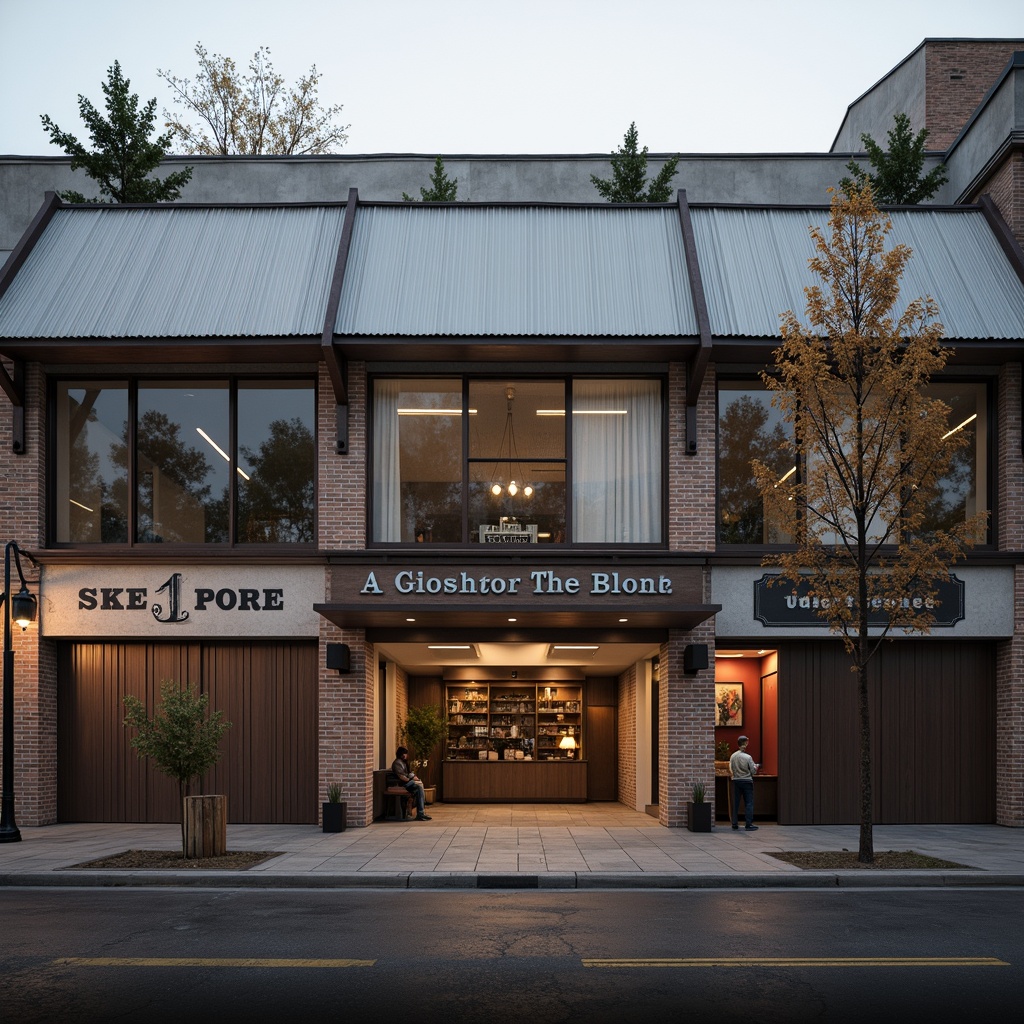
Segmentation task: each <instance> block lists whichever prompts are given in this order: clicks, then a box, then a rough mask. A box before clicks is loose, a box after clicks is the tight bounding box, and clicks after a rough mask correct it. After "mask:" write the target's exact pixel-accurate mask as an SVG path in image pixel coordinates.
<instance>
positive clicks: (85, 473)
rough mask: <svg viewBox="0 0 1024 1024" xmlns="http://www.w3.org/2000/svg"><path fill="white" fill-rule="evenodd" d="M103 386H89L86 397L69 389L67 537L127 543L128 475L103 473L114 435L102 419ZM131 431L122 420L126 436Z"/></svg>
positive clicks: (88, 541)
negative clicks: (104, 458) (106, 451)
mask: <svg viewBox="0 0 1024 1024" xmlns="http://www.w3.org/2000/svg"><path fill="white" fill-rule="evenodd" d="M102 394H103V389H102V388H88V389H86V390H84V391H83V392H82V393H81V401H76V399H75V397H74V395H73V394H72V393H71V392H70V391H69V392H68V393H67V396H66V399H67V403H68V405H67V408H68V428H67V429H68V435H69V436H68V463H67V466H68V468H67V481H66V483H67V488H68V491H67V493H68V497H69V498H70V499H71V500H70V502H69V509H68V512H69V515H68V527H67V535H66V537H64V538H61V537H58V540H61V539H64V540H67V541H70V542H71V543H96V542H97V541H99V542H102V543H106V544H117V543H121V544H123V543H125V542H126V541H127V540H128V513H127V509H128V500H127V499H128V485H127V481H126V479H125V477H124V474H123V473H122V474H119V475H118V476H116V477H114V479H112V480H108V479H106V478H105V477H104V475H103V469H102V464H101V446H102V447H103V448H107V449H110V448H112V447H116V443H117V442H116V441H115V442H114V444H113V445H111V439H112V438H113V437H114V435H113V434H112V433H111V432H110V431H109V430H108V428H107V427H106V426H105V425H104V424H103V423H102V422H101V421H100V419H99V416H98V415H97V412H96V405H97V402H98V401H99V399H100V396H101V395H102ZM126 431H127V426H126V424H125V422H124V421H122V423H121V433H122V437H123V436H124V435H125V433H126Z"/></svg>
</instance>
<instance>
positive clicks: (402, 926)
mask: <svg viewBox="0 0 1024 1024" xmlns="http://www.w3.org/2000/svg"><path fill="white" fill-rule="evenodd" d="M1022 910H1024V894H1022V893H1021V891H1020V890H1014V889H1006V890H982V891H979V890H977V889H972V890H948V889H947V890H941V891H940V890H936V891H932V890H859V891H852V892H851V891H832V890H812V891H803V890H799V891H796V890H782V891H736V890H728V891H717V890H716V891H708V890H703V891H678V890H676V891H661V892H659V891H649V890H648V891H624V890H617V891H608V892H593V891H588V892H575V891H574V892H561V891H546V892H537V891H531V892H514V891H486V892H485V891H467V890H459V891H454V892H438V891H433V892H431V891H421V890H402V891H394V890H358V891H336V890H328V891H312V890H292V891H264V890H237V889H236V890H232V889H224V890H198V889H174V890H164V889H161V890H145V889H125V890H93V889H90V890H85V889H6V890H0V915H2V916H0V979H2V980H0V1018H2V1019H3V1021H4V1022H5V1024H8V1022H11V1024H13V1022H19V1024H27V1022H35V1021H46V1022H55V1021H56V1022H60V1024H83V1022H98V1021H104V1022H113V1021H121V1020H131V1021H138V1022H140V1024H162V1022H165V1021H168V1022H169V1021H175V1022H179V1024H180V1022H203V1024H205V1022H207V1021H209V1022H219V1024H228V1022H234V1021H275V1022H292V1021H296V1022H299V1021H301V1022H303V1024H312V1022H314V1021H321V1020H322V1021H343V1022H346V1024H361V1022H363V1021H373V1022H375V1024H384V1022H390V1021H395V1022H404V1021H408V1022H410V1024H433V1022H435V1021H436V1022H450V1024H475V1022H478V1021H479V1022H487V1024H491V1022H493V1024H498V1022H505V1021H509V1022H520V1021H525V1022H530V1024H533V1022H542V1024H561V1022H567V1024H568V1022H572V1024H599V1022H633V1021H643V1022H645V1024H653V1022H654V1021H655V1020H656V1019H657V1018H658V1017H664V1018H666V1019H669V1020H684V1021H686V1022H687V1024H703V1022H709V1024H710V1022H714V1024H727V1022H729V1021H731V1020H742V1021H751V1022H755V1021H756V1022H772V1021H780V1022H781V1021H787V1022H789V1021H793V1022H802V1021H828V1022H830V1024H837V1022H839V1024H842V1022H847V1021H849V1022H854V1021H856V1022H857V1024H865V1022H873V1024H887V1022H889V1021H893V1022H896V1021H899V1022H901V1024H916V1022H917V1021H928V1022H930V1024H945V1022H947V1021H948V1022H973V1021H978V1020H984V1019H987V1018H991V1019H997V1018H994V1017H992V1015H994V1014H1005V1015H1007V1016H1006V1019H1011V1020H1012V1019H1019V1017H1018V1014H1019V1008H1020V1000H1021V992H1022V991H1024V938H1022V932H1021V911H1022Z"/></svg>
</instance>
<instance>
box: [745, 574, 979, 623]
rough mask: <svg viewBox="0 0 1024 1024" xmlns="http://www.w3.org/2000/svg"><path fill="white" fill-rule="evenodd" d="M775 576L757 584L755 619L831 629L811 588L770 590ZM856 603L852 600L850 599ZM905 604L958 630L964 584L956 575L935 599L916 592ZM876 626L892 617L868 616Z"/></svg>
mask: <svg viewBox="0 0 1024 1024" xmlns="http://www.w3.org/2000/svg"><path fill="white" fill-rule="evenodd" d="M773 578H774V575H773V574H769V573H765V574H764V575H763V576H762V577H761V578H760V579H759V580H754V618H755V619H757V620H758V621H759V622H760V623H761V624H762V625H764V626H771V627H783V628H784V627H786V626H821V627H823V628H824V627H827V620H826V619H824V618H822V616H821V614H820V604H819V601H818V599H817V598H814V597H810V596H809V591H810V589H811V588H810V584H802V585H800V586H795V585H793V584H792V583H780V584H776V585H775V586H769V585H768V581H769V580H771V579H773ZM847 600H848V601H850V602H851V603H852V601H853V600H854V599H853V598H852V597H850V598H847ZM902 600H903V601H904V602H906V603H907V604H909V605H911V606H912V607H914V608H918V609H921V610H922V611H930V612H931V613H932V615H933V616H934V617H935V618H934V621H933V622H932V626H947V627H948V626H955V625H956V624H957V623H958V622H960V621H961V619H963V618H965V614H964V583H963V580H960V579H957V578H956V576H954V575H953V574H952V573H951V574H950V575H949V577H948V578H947V579H945V580H942V581H940V582H939V584H938V586H937V587H936V593H935V596H934V598H926V597H924V596H922V595H921V594H915V593H914V592H913V591H911V592H909V593H907V594H906V595H905V596H904V597H903V598H902ZM868 619H869V621H870V623H871V624H872V625H874V626H884V625H885V624H886V623H887V622H888V621H889V614H888V612H887V611H886V610H885V608H884V607H881V606H880V607H878V608H876V609H872V611H871V614H870V615H869V616H868Z"/></svg>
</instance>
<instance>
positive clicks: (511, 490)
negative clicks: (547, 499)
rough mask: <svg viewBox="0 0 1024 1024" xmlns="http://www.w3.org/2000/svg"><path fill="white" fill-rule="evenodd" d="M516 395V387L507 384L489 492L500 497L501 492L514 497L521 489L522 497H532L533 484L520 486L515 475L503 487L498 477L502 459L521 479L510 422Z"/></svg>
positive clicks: (519, 464) (521, 466) (514, 434)
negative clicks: (502, 425) (499, 437)
mask: <svg viewBox="0 0 1024 1024" xmlns="http://www.w3.org/2000/svg"><path fill="white" fill-rule="evenodd" d="M515 397H516V389H515V388H514V387H512V385H511V384H510V385H508V387H506V388H505V401H506V406H505V409H506V412H505V429H504V430H503V431H502V434H501V441H500V442H499V444H498V456H497V461H495V463H494V469H493V471H492V472H491V494H493V495H494V496H495V497H496V498H498V497H501V495H502V493H507V494H508V495H509V497H511V498H514V497H515V496H516V495H517V494H519V492H520V491H522V494H523V497H524V498H532V497H533V486H532V485H531V484H526V486H525V487H524V486H522V485H521V484H518V483H516V479H515V477H513V478H512V479H511V480H509V482H508V486H507V487H504V486H502V484H501V481H500V478H499V471H498V466H499V465H500V464H501V463H502V462H503V461H504V462H505V464H506V465H507V466H508V469H509V472H510V473H512V472H514V471H515V470H516V469H518V470H519V473H518V477H519V479H520V480H522V479H523V477H524V474H523V464H522V463H521V462H520V461H519V449H518V447H517V446H516V428H515V424H514V423H513V422H512V402H513V401H514V400H515ZM503 451H507V453H508V454H507V456H505V458H504V460H503V458H502V452H503Z"/></svg>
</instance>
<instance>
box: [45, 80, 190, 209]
mask: <svg viewBox="0 0 1024 1024" xmlns="http://www.w3.org/2000/svg"><path fill="white" fill-rule="evenodd" d="M130 86H131V82H130V80H129V79H127V78H125V77H124V75H123V73H122V72H121V65H120V64H119V63H118V62H117V61H114V63H113V65H112V66H111V67H110V68H108V69H107V80H106V82H104V83H102V88H103V93H104V95H105V96H106V108H107V117H104V116H103V115H102V114H101V113H100V112H99V111H98V110H97V109H96V108H95V107H94V106H93V105H92V103H90V102H89V100H88V99H86V97H85V96H82V95H79V97H78V110H79V113H80V114H81V117H82V120H83V121H84V122H85V126H86V128H87V129H88V130H89V136H90V138H91V140H92V147H93V148H92V150H91V151H90V150H88V149H86V148H85V146H84V145H83V144H82V143H81V142H79V141H78V139H77V138H75V136H74V135H72V134H70V132H64V131H61V129H60V128H59V127H58V126H57V125H56V124H54V123H53V121H52V120H51V118H50V116H49V115H48V114H42V115H40V116H41V118H42V122H43V127H44V128H45V129H46V131H47V132H48V133H49V135H50V141H51V142H52V143H53V144H54V145H55V146H60V148H61V149H63V150H64V152H65V153H67V154H68V156H70V157H71V170H73V171H74V170H77V169H78V168H79V167H81V168H83V169H84V170H85V173H86V174H88V175H89V177H90V178H92V179H94V180H95V181H97V182H98V183H99V186H100V195H101V197H105V198H98V199H86V198H85V196H84V195H82V193H81V192H75V191H71V190H69V191H65V192H61V193H59V195H60V197H61V199H63V200H65V201H66V202H69V203H86V202H100V203H105V202H115V203H158V202H170V201H173V200H175V199H177V198H178V196H179V195H180V194H181V190H182V188H183V187H184V186H185V185H186V184H187V183H188V181H189V179H190V178H191V177H192V168H191V167H186V168H185V169H184V170H182V171H175V172H174V173H173V174H169V175H167V177H166V178H163V179H160V178H154V177H151V176H150V172H151V171H153V170H155V169H156V168H157V167H158V166H159V165H160V161H161V160H163V158H164V157H165V156H166V155H167V152H168V148H169V146H170V145H171V141H172V140H173V138H174V132H173V131H171V132H166V133H165V134H163V135H158V136H157V137H156V138H155V139H150V136H151V135H152V133H153V131H154V128H155V125H156V99H155V98H154V99H151V100H150V101H149V102H148V103H147V104H146V105H145V106H144V107H142V109H141V110H140V109H139V97H138V95H137V94H136V93H133V92H131V91H130Z"/></svg>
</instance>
